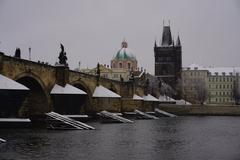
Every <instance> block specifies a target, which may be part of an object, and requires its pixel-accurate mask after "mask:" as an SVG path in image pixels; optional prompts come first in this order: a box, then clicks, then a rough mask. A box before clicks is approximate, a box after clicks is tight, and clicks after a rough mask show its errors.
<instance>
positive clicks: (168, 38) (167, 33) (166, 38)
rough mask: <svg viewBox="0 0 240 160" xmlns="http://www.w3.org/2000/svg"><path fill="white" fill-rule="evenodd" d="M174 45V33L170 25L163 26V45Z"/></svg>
mask: <svg viewBox="0 0 240 160" xmlns="http://www.w3.org/2000/svg"><path fill="white" fill-rule="evenodd" d="M170 45H172V34H171V29H170V26H163V33H162V46H170Z"/></svg>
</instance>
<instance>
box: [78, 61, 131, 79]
mask: <svg viewBox="0 0 240 160" xmlns="http://www.w3.org/2000/svg"><path fill="white" fill-rule="evenodd" d="M81 72H84V73H88V74H92V75H96V73H97V67H96V68H93V69H82V70H81ZM100 76H101V77H103V78H108V79H113V80H117V81H128V80H129V78H130V71H129V70H125V69H123V68H110V67H109V66H107V65H102V64H100Z"/></svg>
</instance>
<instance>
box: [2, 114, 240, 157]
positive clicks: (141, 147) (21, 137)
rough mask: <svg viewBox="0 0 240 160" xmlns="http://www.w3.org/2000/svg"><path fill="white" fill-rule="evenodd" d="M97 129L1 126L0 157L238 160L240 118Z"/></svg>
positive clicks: (162, 120) (186, 119)
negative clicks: (6, 127) (77, 129)
mask: <svg viewBox="0 0 240 160" xmlns="http://www.w3.org/2000/svg"><path fill="white" fill-rule="evenodd" d="M90 125H92V126H94V127H95V128H96V130H90V131H87V130H84V131H76V130H71V131H56V130H45V129H0V137H1V138H4V139H7V140H8V142H7V143H5V144H0V160H15V159H16V160H81V159H86V160H161V159H162V160H168V159H170V160H174V159H176V160H188V159H191V160H195V159H199V160H203V159H204V160H213V159H214V160H222V159H224V160H234V159H236V160H238V159H240V117H177V118H164V117H163V118H160V120H137V121H135V123H133V124H100V123H90Z"/></svg>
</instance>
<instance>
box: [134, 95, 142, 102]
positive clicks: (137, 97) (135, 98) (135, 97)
mask: <svg viewBox="0 0 240 160" xmlns="http://www.w3.org/2000/svg"><path fill="white" fill-rule="evenodd" d="M133 100H140V101H141V100H143V98H142V97H140V96H138V95H136V94H134V95H133Z"/></svg>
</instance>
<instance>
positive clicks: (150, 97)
mask: <svg viewBox="0 0 240 160" xmlns="http://www.w3.org/2000/svg"><path fill="white" fill-rule="evenodd" d="M143 100H144V101H153V102H159V100H158V99H157V98H155V97H153V96H152V95H151V94H148V95H146V96H143Z"/></svg>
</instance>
